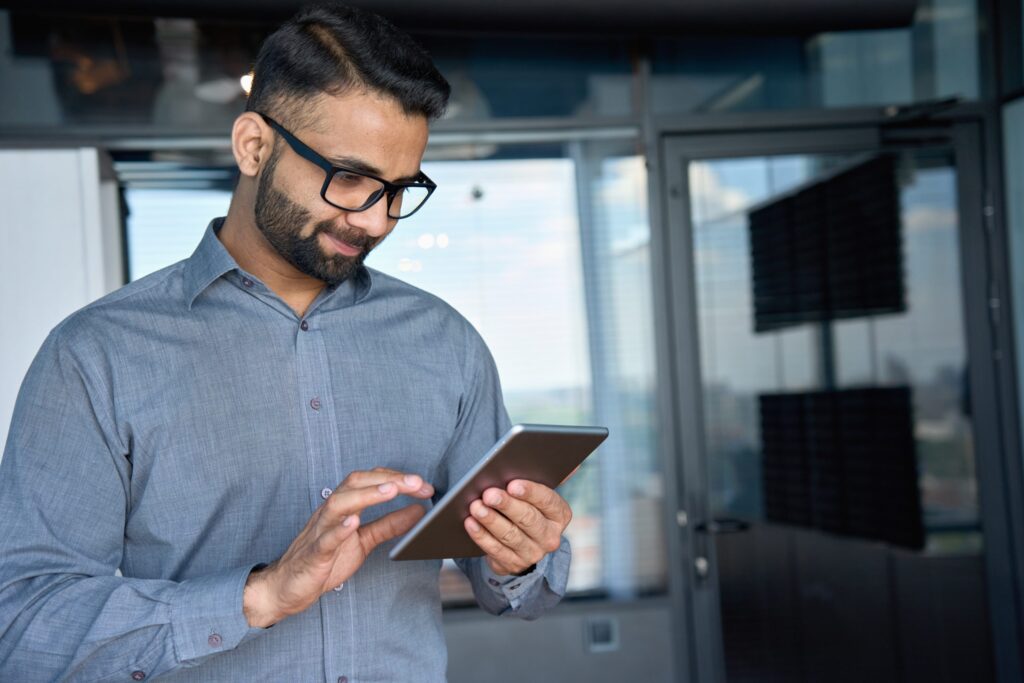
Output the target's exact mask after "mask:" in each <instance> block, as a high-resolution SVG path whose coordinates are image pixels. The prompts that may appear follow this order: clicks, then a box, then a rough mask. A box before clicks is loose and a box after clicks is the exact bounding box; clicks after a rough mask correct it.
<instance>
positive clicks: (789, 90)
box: [651, 0, 980, 113]
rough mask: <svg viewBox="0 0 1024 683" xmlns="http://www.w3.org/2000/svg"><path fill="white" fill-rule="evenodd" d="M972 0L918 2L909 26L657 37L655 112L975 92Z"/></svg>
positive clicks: (810, 105)
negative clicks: (774, 34)
mask: <svg viewBox="0 0 1024 683" xmlns="http://www.w3.org/2000/svg"><path fill="white" fill-rule="evenodd" d="M978 36H979V22H978V10H977V3H976V2H974V0H922V2H920V3H919V7H918V12H917V16H916V20H915V22H914V25H913V26H912V27H908V28H903V29H886V30H876V31H846V32H839V33H822V34H818V35H814V36H810V37H799V36H793V37H770V38H764V37H750V36H744V37H735V38H695V37H687V38H685V39H679V40H671V41H670V40H663V41H658V42H657V43H656V45H655V48H654V53H653V55H652V79H651V97H652V106H653V107H654V110H655V111H658V112H666V113H669V112H720V111H761V110H767V109H818V108H833V107H850V106H867V105H875V104H906V103H910V102H919V101H925V100H929V99H939V98H945V97H961V98H963V99H967V100H975V99H978V97H979V94H980V93H979V70H978V69H979V66H978V45H979V39H978Z"/></svg>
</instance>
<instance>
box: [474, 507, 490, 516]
mask: <svg viewBox="0 0 1024 683" xmlns="http://www.w3.org/2000/svg"><path fill="white" fill-rule="evenodd" d="M473 514H474V515H476V516H477V517H479V518H480V519H483V518H484V517H486V516H487V508H485V507H484V506H483V505H481V506H480V507H478V508H477V509H476V510H475V511H474V512H473Z"/></svg>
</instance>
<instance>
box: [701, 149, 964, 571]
mask: <svg viewBox="0 0 1024 683" xmlns="http://www.w3.org/2000/svg"><path fill="white" fill-rule="evenodd" d="M862 161H863V160H862V159H860V158H856V157H849V158H843V157H826V156H814V157H807V156H803V157H769V158H756V159H736V160H716V161H708V162H696V163H694V164H692V165H691V170H690V183H691V192H692V196H693V207H694V208H693V216H694V225H695V232H694V241H695V247H696V254H697V258H696V260H697V271H698V298H699V305H700V310H701V326H700V333H701V353H702V359H703V366H704V382H705V391H706V407H705V413H706V420H707V427H706V428H707V434H706V439H707V442H708V450H709V454H710V457H709V464H710V466H711V468H712V469H711V476H712V490H713V491H714V492H715V493H716V495H715V496H714V497H713V500H714V501H715V505H716V512H717V513H720V514H723V515H733V516H749V515H751V514H753V516H754V517H755V518H761V517H763V514H764V510H763V501H762V500H761V489H762V483H761V472H760V471H759V469H760V468H759V462H758V452H759V448H760V446H759V444H760V443H761V435H760V433H759V430H758V425H759V424H760V423H759V419H758V404H757V397H758V396H759V395H762V394H772V393H778V392H810V391H815V390H821V389H836V390H843V389H852V388H858V387H885V386H893V387H897V386H909V387H910V388H911V389H912V403H913V411H914V424H913V432H914V442H915V448H916V453H917V466H918V472H919V483H920V489H921V497H922V503H923V507H924V514H925V517H926V527H927V529H928V542H929V549H930V550H936V551H938V550H940V549H946V550H951V549H953V547H952V546H950V544H949V541H948V539H945V538H944V536H946V535H948V534H954V535H955V538H956V539H958V542H962V543H967V544H968V547H972V548H974V547H977V543H979V542H980V536H979V535H978V532H977V519H978V517H977V515H978V506H977V498H976V483H975V478H974V465H973V447H972V443H973V442H972V438H971V434H970V415H969V405H968V402H967V397H966V395H965V391H966V389H965V384H964V382H965V377H964V373H965V370H966V359H967V355H966V347H965V342H964V333H963V320H962V308H961V294H960V277H959V272H960V271H959V260H958V254H959V251H958V242H957V240H958V237H957V207H956V203H955V201H956V200H955V198H956V193H955V180H956V176H955V171H954V169H953V168H952V166H951V165H950V164H949V162H948V160H946V159H944V158H943V157H941V156H935V157H930V156H927V155H924V154H920V155H918V156H917V157H916V158H903V159H902V160H901V165H900V168H899V174H900V178H901V186H900V188H899V202H900V204H899V218H900V221H901V225H902V261H903V272H902V274H901V277H902V278H903V280H904V283H903V285H902V287H903V289H904V290H905V296H906V298H907V302H906V310H905V311H902V312H897V313H890V314H881V315H877V314H870V315H861V316H857V317H854V318H852V319H836V320H834V321H833V322H832V323H831V324H830V325H829V327H830V328H831V329H830V337H831V339H830V341H829V346H827V347H823V346H822V340H821V329H820V326H819V325H817V324H813V323H807V324H802V325H792V326H789V327H787V328H785V329H782V330H779V331H778V332H775V333H768V334H765V333H757V332H755V329H754V328H755V326H754V320H755V309H754V303H753V300H752V296H753V292H754V286H753V285H752V279H753V268H754V264H753V263H752V262H751V245H750V232H749V229H748V228H749V226H748V214H749V211H750V209H751V208H752V207H755V206H757V205H763V204H765V203H766V202H768V201H769V200H770V199H772V198H775V199H776V200H777V198H778V197H779V196H780V195H783V194H785V193H787V192H789V191H791V190H793V189H794V188H797V187H798V186H800V185H804V184H807V183H809V181H811V180H812V179H813V178H818V177H821V176H825V175H827V174H829V173H834V172H835V171H836V170H837V169H841V168H844V167H848V166H852V165H855V164H857V163H862ZM833 258H835V257H833ZM874 258H875V259H877V258H879V256H878V254H877V253H875V254H874ZM833 266H835V264H834V263H833ZM824 349H831V352H830V353H831V355H832V358H830V359H827V360H828V361H829V364H830V365H832V366H834V367H833V368H832V372H833V373H834V377H833V381H834V384H833V385H832V386H828V384H827V377H826V372H827V368H826V367H825V365H826V364H825V362H824V361H825V360H826V359H823V357H822V356H823V353H824ZM972 529H973V531H972ZM972 534H973V536H972Z"/></svg>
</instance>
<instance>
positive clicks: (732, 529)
mask: <svg viewBox="0 0 1024 683" xmlns="http://www.w3.org/2000/svg"><path fill="white" fill-rule="evenodd" d="M748 529H750V523H749V522H744V521H743V520H742V519H731V518H728V517H723V518H720V519H712V520H709V521H707V522H700V523H699V524H697V526H695V527H694V530H695V531H699V532H701V533H705V534H736V533H739V532H741V531H747V530H748Z"/></svg>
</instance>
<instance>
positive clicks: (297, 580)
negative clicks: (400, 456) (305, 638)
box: [242, 467, 434, 628]
mask: <svg viewBox="0 0 1024 683" xmlns="http://www.w3.org/2000/svg"><path fill="white" fill-rule="evenodd" d="M400 494H404V495H407V496H411V497H413V498H421V499H427V498H430V497H431V496H433V495H434V487H433V486H431V485H430V484H428V483H427V482H425V481H423V479H422V478H421V477H420V476H418V475H415V474H406V473H403V472H398V471H396V470H389V469H386V468H383V467H378V468H376V469H374V470H371V471H369V472H365V471H363V472H352V473H351V474H349V475H348V477H346V478H345V481H343V482H342V483H341V485H340V486H339V487H338V488H337V489H336V490H335V491H334V492H333V493H332V494H331V495H330V497H329V498H328V499H327V500H326V501H325V502H324V504H323V505H321V506H320V507H319V508H318V509H317V511H316V512H314V513H313V516H312V517H310V518H309V521H308V522H306V526H305V528H304V529H303V530H302V531H301V532H300V533H299V535H298V536H297V537H296V539H295V540H294V541H292V544H291V545H290V546H289V547H288V550H286V551H285V553H284V555H282V556H281V557H280V559H278V560H277V561H275V562H273V563H271V564H269V565H268V566H266V567H264V568H263V569H260V570H256V571H253V572H252V573H251V574H250V575H249V579H248V581H246V584H245V592H244V593H243V597H242V609H243V611H244V612H245V618H246V619H247V620H248V622H249V625H250V626H256V627H260V628H266V627H267V626H270V625H272V624H275V623H277V622H278V621H280V620H281V619H284V618H285V617H287V616H290V615H292V614H297V613H299V612H302V611H303V610H305V609H306V608H307V607H309V606H310V605H312V604H313V603H314V602H316V601H317V600H318V599H320V596H321V595H323V594H324V593H326V592H328V591H330V590H332V589H333V588H335V587H337V586H340V585H341V584H342V583H344V582H345V581H347V580H348V579H349V577H350V576H352V575H353V574H355V573H356V571H357V570H358V569H359V567H361V566H362V565H363V562H365V561H366V558H367V556H368V555H369V554H370V552H371V551H373V549H374V548H376V547H377V546H378V545H380V544H381V543H383V542H384V541H387V540H389V539H392V538H395V537H396V536H400V535H401V534H404V533H405V532H407V531H408V530H409V529H411V528H412V527H413V526H414V525H415V524H416V522H418V521H419V520H420V518H421V517H423V515H424V514H425V513H426V510H425V509H424V507H423V506H422V505H416V504H413V505H409V506H407V507H404V508H402V509H401V510H396V511H394V512H392V513H390V514H388V515H385V516H383V517H381V518H380V519H378V520H375V521H374V522H371V523H370V524H367V525H366V526H364V527H361V528H360V526H359V514H360V513H361V512H362V511H363V510H365V509H366V508H368V507H370V506H372V505H379V504H380V503H384V502H387V501H389V500H391V499H392V498H394V497H396V496H398V495H400Z"/></svg>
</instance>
